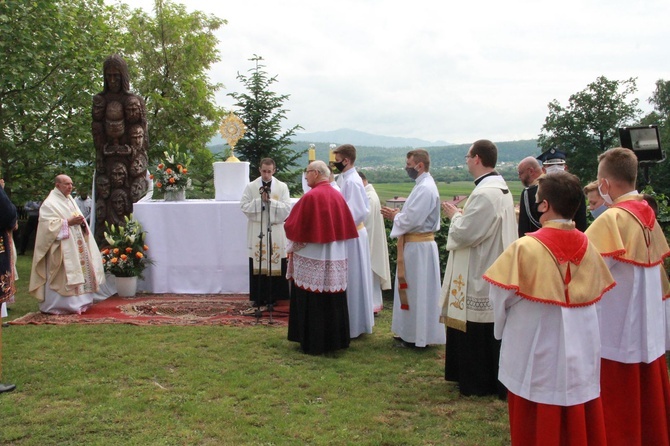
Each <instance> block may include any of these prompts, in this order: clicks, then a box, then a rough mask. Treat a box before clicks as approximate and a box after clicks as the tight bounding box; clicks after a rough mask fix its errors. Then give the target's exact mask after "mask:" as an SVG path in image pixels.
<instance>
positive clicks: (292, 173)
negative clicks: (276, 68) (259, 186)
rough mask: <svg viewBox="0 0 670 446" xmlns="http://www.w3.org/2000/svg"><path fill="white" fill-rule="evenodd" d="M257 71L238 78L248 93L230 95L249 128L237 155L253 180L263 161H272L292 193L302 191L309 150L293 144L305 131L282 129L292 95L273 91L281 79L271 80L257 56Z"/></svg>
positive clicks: (239, 145)
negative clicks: (302, 161) (300, 162)
mask: <svg viewBox="0 0 670 446" xmlns="http://www.w3.org/2000/svg"><path fill="white" fill-rule="evenodd" d="M250 60H251V61H253V62H255V65H256V66H255V68H252V69H251V70H249V72H250V73H251V74H250V75H248V76H245V75H243V74H239V73H238V74H237V79H238V80H239V81H240V82H241V83H242V84H244V85H245V86H246V88H247V90H248V92H247V93H229V94H228V96H231V97H232V98H234V99H235V100H236V101H237V103H235V106H236V107H239V109H240V110H239V111H238V112H236V114H237V115H238V116H239V117H240V118H241V119H242V121H243V122H244V124H245V125H246V127H247V130H246V133H245V134H244V137H243V138H242V139H240V140H239V141H238V143H237V145H236V146H235V155H236V156H237V155H239V156H240V158H241V159H243V160H245V161H248V162H249V164H250V166H249V177H250V178H249V180H252V179H254V178H256V177H257V176H258V168H259V163H260V160H261V159H263V158H266V157H269V158H272V159H273V160H274V161H275V163H276V164H277V175H276V176H277V178H279V179H280V180H282V181H285V182H286V183H287V184H288V186H289V188H290V189H291V192H292V193H298V192H300V191H301V187H300V184H301V182H300V175H301V169H300V168H296V167H297V162H296V161H297V160H298V159H299V158H300V157H301V156H302V155H303V154H304V153H305V152H306V151H307V150H306V149H305V150H304V151H302V152H296V151H294V150H293V148H292V147H293V146H292V144H291V137H292V136H294V135H295V132H296V131H297V130H299V129H302V127H300V126H299V125H296V126H293V127H291V128H290V129H288V130H282V128H281V122H282V120H284V119H286V112H287V111H288V110H286V109H284V108H283V105H284V102H286V101H287V100H288V98H289V95H280V94H277V93H275V92H273V91H271V90H270V89H269V87H270V86H271V85H272V84H273V83H275V82H276V81H277V76H273V77H269V76H268V74H267V73H266V72H265V71H263V68H265V66H264V65H262V64H260V61H262V60H263V58H262V57H260V56H257V55H254V57H252V58H251V59H250Z"/></svg>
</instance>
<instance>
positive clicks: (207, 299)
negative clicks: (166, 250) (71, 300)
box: [10, 294, 289, 326]
mask: <svg viewBox="0 0 670 446" xmlns="http://www.w3.org/2000/svg"><path fill="white" fill-rule="evenodd" d="M288 304H289V301H287V300H285V301H279V302H277V304H276V305H275V307H274V311H273V312H272V320H270V313H269V312H268V311H264V312H263V313H262V316H261V317H260V318H256V317H255V315H254V313H253V310H254V309H253V307H252V303H251V301H249V296H248V295H229V294H207V295H193V294H189V295H176V294H141V295H138V296H136V297H126V298H122V297H118V296H116V295H114V296H113V297H110V298H109V299H106V300H104V301H102V302H98V303H96V304H94V305H93V306H92V307H90V308H89V309H88V311H86V312H85V313H83V314H68V315H53V314H44V313H28V314H26V315H25V316H23V317H20V318H18V319H15V320H13V321H11V322H10V324H12V325H27V324H36V325H41V324H53V325H67V324H132V325H233V326H249V325H273V326H274V325H277V326H286V325H287V324H288V312H289V307H288Z"/></svg>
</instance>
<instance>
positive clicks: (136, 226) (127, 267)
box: [100, 214, 153, 277]
mask: <svg viewBox="0 0 670 446" xmlns="http://www.w3.org/2000/svg"><path fill="white" fill-rule="evenodd" d="M125 220H126V221H125V225H123V226H121V225H119V226H114V225H110V224H109V223H108V222H105V226H106V227H107V231H106V232H105V240H106V241H107V243H108V244H109V245H108V246H107V247H105V248H104V249H103V250H102V251H101V252H100V253H101V255H102V264H103V266H104V268H105V271H106V272H108V273H110V274H113V275H115V276H116V277H142V272H143V271H144V268H146V267H147V265H149V264H151V263H153V262H152V261H151V260H150V259H149V258H147V256H146V252H147V251H148V250H149V247H148V246H147V245H145V244H144V239H145V237H146V233H145V232H144V231H143V230H142V225H141V224H140V222H138V221H137V220H135V219H134V218H133V216H132V214H131V215H130V217H125Z"/></svg>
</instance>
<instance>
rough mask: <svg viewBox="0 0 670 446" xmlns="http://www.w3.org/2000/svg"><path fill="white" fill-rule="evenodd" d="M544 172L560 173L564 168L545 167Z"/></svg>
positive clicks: (558, 166) (557, 165)
mask: <svg viewBox="0 0 670 446" xmlns="http://www.w3.org/2000/svg"><path fill="white" fill-rule="evenodd" d="M545 170H546V171H547V173H552V172H562V171H564V170H565V166H563V165H562V164H554V165H551V166H547V167H545Z"/></svg>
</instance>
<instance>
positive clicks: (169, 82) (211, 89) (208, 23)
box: [124, 0, 227, 175]
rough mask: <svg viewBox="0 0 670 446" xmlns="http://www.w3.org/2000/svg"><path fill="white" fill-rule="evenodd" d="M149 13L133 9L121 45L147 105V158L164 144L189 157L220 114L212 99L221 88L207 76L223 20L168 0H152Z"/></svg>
mask: <svg viewBox="0 0 670 446" xmlns="http://www.w3.org/2000/svg"><path fill="white" fill-rule="evenodd" d="M154 13H155V17H151V16H149V14H147V13H145V12H144V11H143V10H141V9H135V10H134V11H132V14H131V15H130V17H129V18H128V20H127V23H126V30H127V33H126V35H125V37H126V42H125V45H124V46H125V51H124V57H125V58H126V61H127V62H128V66H129V69H130V74H131V83H132V85H133V89H134V90H135V92H136V93H137V94H139V95H141V96H142V97H143V98H144V100H145V102H146V106H147V121H148V124H149V157H150V159H152V160H157V159H160V158H161V156H162V153H163V152H164V151H165V150H166V149H167V147H168V144H169V143H172V144H179V147H181V148H182V150H185V151H187V152H188V153H189V154H191V155H194V154H195V153H196V152H197V151H198V150H200V149H204V148H205V146H206V144H207V143H208V142H209V141H210V139H211V138H212V136H214V134H215V133H216V130H217V129H218V124H219V122H220V121H221V118H222V116H223V114H224V110H223V108H221V107H218V106H217V105H216V103H215V98H214V95H215V93H216V92H217V91H218V90H219V89H220V88H221V87H222V85H221V84H215V83H212V82H211V81H210V80H209V78H208V75H207V72H208V70H209V69H210V68H211V67H212V65H213V64H214V63H215V62H218V61H219V51H218V50H217V48H216V47H217V45H218V43H219V41H218V39H217V38H216V36H215V35H214V32H215V31H216V30H217V29H219V28H220V27H221V26H222V25H224V24H226V23H227V22H226V21H225V20H223V19H219V18H217V17H215V16H213V15H206V14H204V13H202V12H200V11H196V12H193V13H190V14H189V13H187V12H186V9H185V6H184V5H181V4H176V3H173V2H171V1H169V0H155V4H154ZM193 174H194V175H195V174H197V173H196V172H193Z"/></svg>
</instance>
